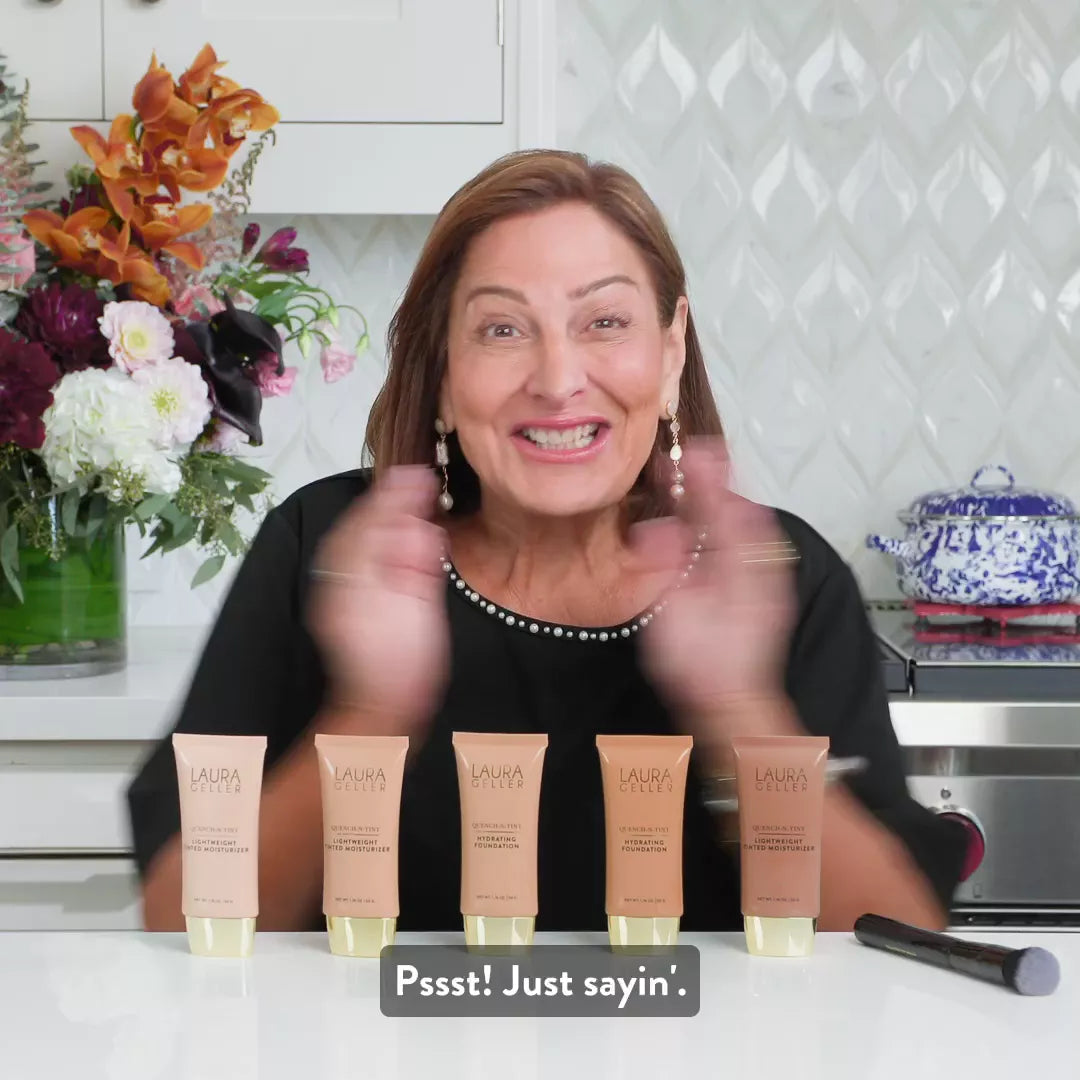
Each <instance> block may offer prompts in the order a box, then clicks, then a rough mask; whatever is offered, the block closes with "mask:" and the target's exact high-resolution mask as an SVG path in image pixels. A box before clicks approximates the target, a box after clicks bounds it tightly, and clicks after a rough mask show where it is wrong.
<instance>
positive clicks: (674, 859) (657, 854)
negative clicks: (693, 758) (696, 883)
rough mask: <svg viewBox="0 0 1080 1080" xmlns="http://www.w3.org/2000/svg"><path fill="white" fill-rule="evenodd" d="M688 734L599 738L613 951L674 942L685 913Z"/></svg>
mask: <svg viewBox="0 0 1080 1080" xmlns="http://www.w3.org/2000/svg"><path fill="white" fill-rule="evenodd" d="M693 745H694V740H693V739H692V738H691V737H690V736H689V735H597V736H596V748H597V751H598V752H599V754H600V769H601V776H602V779H603V789H604V831H605V835H606V852H607V898H606V902H605V909H606V911H607V916H608V937H609V939H610V941H611V945H612V946H613V947H615V948H628V947H639V946H654V945H657V946H669V945H674V944H676V943H677V941H678V937H679V920H680V918H681V917H682V913H683V871H682V854H683V809H684V804H685V798H686V771H687V767H688V766H689V764H690V751H691V749H692V748H693Z"/></svg>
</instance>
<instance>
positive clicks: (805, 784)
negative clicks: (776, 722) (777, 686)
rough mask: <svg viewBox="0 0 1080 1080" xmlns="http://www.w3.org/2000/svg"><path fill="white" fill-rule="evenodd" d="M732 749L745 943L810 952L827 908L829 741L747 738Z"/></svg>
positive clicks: (770, 950)
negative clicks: (824, 858)
mask: <svg viewBox="0 0 1080 1080" xmlns="http://www.w3.org/2000/svg"><path fill="white" fill-rule="evenodd" d="M732 749H733V750H734V752H735V778H736V785H737V788H738V793H739V851H740V873H741V877H742V913H743V927H744V930H745V933H746V947H747V949H748V950H749V952H751V953H752V954H753V955H754V956H809V955H810V954H811V953H812V952H813V951H814V933H815V931H816V929H817V917H818V915H819V914H820V913H821V832H822V822H823V819H824V816H825V764H826V758H827V757H828V754H829V740H828V739H827V738H824V737H818V736H810V735H806V736H801V735H779V736H754V737H742V738H735V739H732Z"/></svg>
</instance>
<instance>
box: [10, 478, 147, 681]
mask: <svg viewBox="0 0 1080 1080" xmlns="http://www.w3.org/2000/svg"><path fill="white" fill-rule="evenodd" d="M45 511H46V517H47V521H48V523H49V528H50V529H51V530H52V534H53V539H54V541H55V542H56V543H57V550H56V551H55V552H50V551H48V550H43V549H40V548H37V547H28V546H23V547H20V548H19V582H20V584H21V585H22V590H23V598H22V599H21V600H20V599H19V597H18V595H17V594H16V593H15V591H14V590H13V589H12V587H11V585H10V583H9V582H8V581H7V580H6V579H5V578H4V577H3V575H2V574H0V679H58V678H77V677H80V676H86V675H102V674H106V673H107V672H110V671H119V670H120V669H122V668H123V667H124V665H125V664H126V662H127V589H126V563H125V554H124V528H123V526H122V525H117V526H115V527H113V528H109V529H104V528H103V529H101V530H100V531H99V532H97V533H96V534H95V535H94V537H93V538H92V539H89V540H88V539H87V538H86V537H85V536H83V537H73V536H70V535H68V534H67V533H64V532H63V531H62V527H61V524H60V521H61V518H60V500H59V498H53V499H49V500H47V501H46V504H45Z"/></svg>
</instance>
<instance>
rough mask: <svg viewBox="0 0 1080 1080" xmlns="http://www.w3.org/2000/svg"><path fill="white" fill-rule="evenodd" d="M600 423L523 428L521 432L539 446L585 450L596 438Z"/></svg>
mask: <svg viewBox="0 0 1080 1080" xmlns="http://www.w3.org/2000/svg"><path fill="white" fill-rule="evenodd" d="M599 428H600V425H599V424H578V426H577V427H572V428H535V427H530V428H523V429H522V431H521V434H522V435H524V436H525V438H526V439H528V440H529V441H530V442H534V443H536V445H537V446H550V447H551V448H552V449H558V450H583V449H584V448H585V447H586V446H588V445H589V443H591V442H592V441H593V439H595V438H596V433H597V431H598V430H599Z"/></svg>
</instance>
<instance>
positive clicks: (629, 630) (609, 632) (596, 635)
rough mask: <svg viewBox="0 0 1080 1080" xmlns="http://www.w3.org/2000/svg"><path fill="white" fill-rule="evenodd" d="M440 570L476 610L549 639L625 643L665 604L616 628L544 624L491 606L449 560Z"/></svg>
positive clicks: (696, 554) (694, 557) (697, 552)
mask: <svg viewBox="0 0 1080 1080" xmlns="http://www.w3.org/2000/svg"><path fill="white" fill-rule="evenodd" d="M702 543H703V538H702V539H699V541H698V543H697V544H695V545H694V550H693V551H692V552H691V553H690V561H689V562H688V563H687V564H686V569H685V570H683V572H682V575H681V576H680V577H679V579H678V581H676V582H675V586H674V587H675V588H676V589H678V588H679V587H680V586H681V585H682V583H683V582H684V581H685V580H686V579H687V578H689V577H690V571H691V570H692V569H693V567H694V563H696V562H697V561H698V560H699V559H700V558H701V547H702ZM442 568H443V570H444V571H445V573H446V575H447V577H448V578H449V579H450V581H451V582H452V583H453V585H454V588H455V589H456V590H457V591H458V592H459V593H461V595H462V596H463V597H464V598H465V599H467V600H469V601H471V602H472V603H473V604H475V605H476V606H477V608H478V609H479V610H481V611H483V612H485V613H486V614H488V615H491V616H492V617H493V618H497V619H498V620H499V621H500V622H503V623H505V624H506V625H507V626H512V627H515V628H516V629H518V630H522V631H524V632H525V633H527V634H535V635H537V636H538V637H552V638H557V639H561V640H564V641H597V642H601V641H605V642H610V641H625V640H626V639H628V638H630V637H633V635H634V634H636V633H638V632H639V631H641V630H644V629H645V627H646V626H648V625H649V623H651V622H652V620H653V619H654V618H656V616H657V615H659V614H660V612H662V611H663V610H664V607H665V605H666V603H667V601H666V600H659V601H657V603H655V604H653V605H652V606H651V607H650V608H648V609H646V610H645V611H644V612H642V613H641V614H640V615H638V616H637V617H636V618H634V619H631V620H630V621H629V622H625V623H620V624H618V625H616V626H605V627H597V626H570V625H567V624H565V623H561V624H560V623H550V622H544V621H543V620H542V619H532V618H529V617H528V616H526V615H521V614H520V613H519V612H516V611H511V610H509V608H504V607H500V606H499V605H498V604H494V603H492V602H491V601H490V600H488V599H487V597H485V596H482V595H481V594H480V593H478V592H477V591H476V590H475V589H474V588H472V587H471V586H470V585H469V583H468V582H467V581H466V580H465V579H464V578H463V577H462V576H461V575H460V574H459V573H458V572H457V568H456V567H455V566H454V564H453V563H452V562H451V561H450V559H449V558H444V559H443V563H442Z"/></svg>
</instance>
